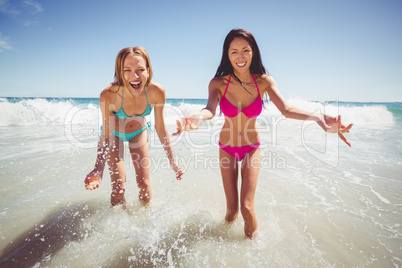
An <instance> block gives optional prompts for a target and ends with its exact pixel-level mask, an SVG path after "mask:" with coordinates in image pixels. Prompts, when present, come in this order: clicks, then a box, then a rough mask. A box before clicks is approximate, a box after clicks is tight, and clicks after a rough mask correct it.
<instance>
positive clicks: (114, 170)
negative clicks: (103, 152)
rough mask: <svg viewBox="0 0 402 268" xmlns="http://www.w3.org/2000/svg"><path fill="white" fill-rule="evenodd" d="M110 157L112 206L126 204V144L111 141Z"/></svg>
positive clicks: (118, 140) (117, 140)
mask: <svg viewBox="0 0 402 268" xmlns="http://www.w3.org/2000/svg"><path fill="white" fill-rule="evenodd" d="M109 144H110V147H111V148H110V151H109V154H110V157H109V159H108V165H109V171H110V178H111V182H112V194H111V203H112V206H116V205H121V204H124V203H125V198H124V192H125V190H126V189H125V183H126V172H125V170H124V143H123V141H122V140H121V139H119V138H117V137H116V138H114V139H111V142H110V143H109Z"/></svg>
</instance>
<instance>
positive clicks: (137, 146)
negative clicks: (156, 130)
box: [129, 130, 152, 206]
mask: <svg viewBox="0 0 402 268" xmlns="http://www.w3.org/2000/svg"><path fill="white" fill-rule="evenodd" d="M129 147H130V154H131V159H132V160H133V165H134V168H135V176H136V180H137V185H138V188H139V189H140V191H139V194H138V197H139V199H140V202H141V203H142V205H144V206H146V205H148V204H149V202H150V201H151V197H152V189H151V178H150V173H151V172H150V159H149V141H148V131H147V130H146V131H143V132H141V133H140V134H138V135H137V136H136V137H134V138H133V139H132V140H131V141H130V143H129Z"/></svg>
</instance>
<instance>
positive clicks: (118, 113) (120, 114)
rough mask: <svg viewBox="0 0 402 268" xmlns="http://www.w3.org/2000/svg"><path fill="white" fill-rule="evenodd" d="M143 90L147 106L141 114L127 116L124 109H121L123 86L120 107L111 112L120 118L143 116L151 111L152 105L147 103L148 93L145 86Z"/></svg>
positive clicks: (122, 94) (122, 93)
mask: <svg viewBox="0 0 402 268" xmlns="http://www.w3.org/2000/svg"><path fill="white" fill-rule="evenodd" d="M144 91H145V97H146V98H147V108H146V109H145V112H144V113H143V114H140V115H133V116H128V115H127V114H126V113H125V112H124V110H123V96H124V87H123V88H122V89H121V107H120V109H119V110H118V111H117V112H113V113H114V114H115V115H116V116H117V117H118V118H120V119H128V118H132V117H144V116H147V115H149V114H150V113H151V112H152V107H151V106H150V105H149V102H148V95H147V91H146V89H145V87H144Z"/></svg>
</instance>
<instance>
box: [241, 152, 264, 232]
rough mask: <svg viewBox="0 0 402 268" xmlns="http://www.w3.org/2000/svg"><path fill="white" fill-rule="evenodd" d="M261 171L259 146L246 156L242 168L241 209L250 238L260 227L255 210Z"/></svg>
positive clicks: (245, 228)
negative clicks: (255, 197)
mask: <svg viewBox="0 0 402 268" xmlns="http://www.w3.org/2000/svg"><path fill="white" fill-rule="evenodd" d="M259 171H260V148H257V149H255V150H254V151H252V152H251V153H249V154H248V155H247V156H246V157H245V158H244V160H243V162H242V168H241V176H242V183H241V191H240V210H241V214H242V216H243V219H244V233H245V235H246V236H247V237H248V238H250V239H251V238H253V236H254V234H255V232H256V231H257V227H258V223H257V217H256V215H255V211H254V196H255V191H256V188H257V181H258V173H259Z"/></svg>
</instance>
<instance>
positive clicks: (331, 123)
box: [317, 115, 353, 147]
mask: <svg viewBox="0 0 402 268" xmlns="http://www.w3.org/2000/svg"><path fill="white" fill-rule="evenodd" d="M317 123H318V124H319V125H320V126H321V127H322V129H324V131H326V132H329V133H338V136H339V138H341V140H343V141H344V142H345V143H346V144H347V145H349V147H350V146H351V144H350V143H349V142H348V140H347V139H346V137H345V136H344V135H343V133H348V132H349V130H350V129H351V128H352V126H353V124H349V125H348V126H347V127H346V126H344V125H342V123H341V116H340V115H339V116H338V117H332V116H329V115H323V116H322V118H321V121H317Z"/></svg>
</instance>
